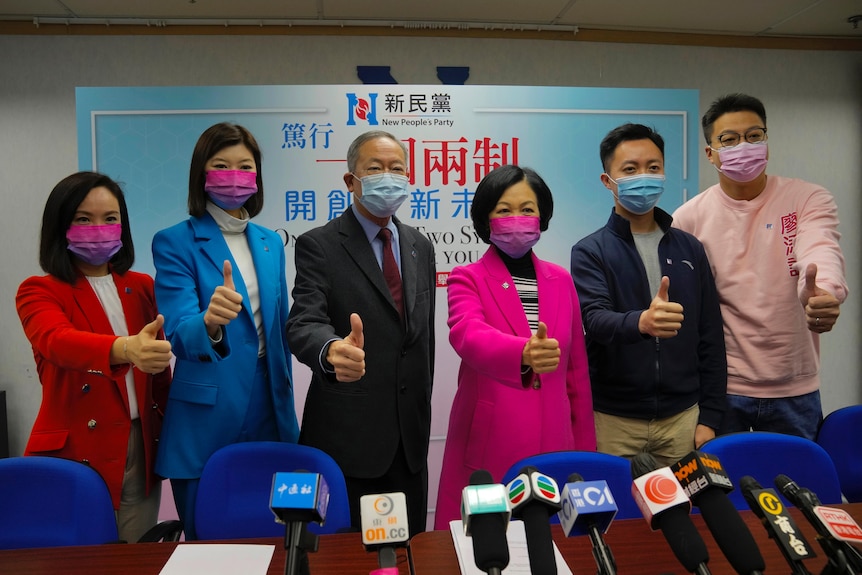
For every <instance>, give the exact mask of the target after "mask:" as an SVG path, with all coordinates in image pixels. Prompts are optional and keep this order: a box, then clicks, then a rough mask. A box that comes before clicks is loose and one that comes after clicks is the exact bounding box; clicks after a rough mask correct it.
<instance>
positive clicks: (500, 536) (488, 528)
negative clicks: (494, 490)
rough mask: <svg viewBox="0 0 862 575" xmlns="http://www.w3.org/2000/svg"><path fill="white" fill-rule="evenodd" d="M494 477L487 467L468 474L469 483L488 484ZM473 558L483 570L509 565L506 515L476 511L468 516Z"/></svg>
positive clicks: (503, 567) (501, 568)
mask: <svg viewBox="0 0 862 575" xmlns="http://www.w3.org/2000/svg"><path fill="white" fill-rule="evenodd" d="M493 483H494V478H493V477H491V473H490V472H489V471H488V470H487V469H477V470H476V471H474V472H473V473H472V474H471V475H470V485H490V484H493ZM470 523H471V538H472V539H473V558H474V560H475V562H476V567H478V568H479V569H481V570H482V571H484V572H486V573H487V572H488V571H490V570H491V569H500V570H501V571H502V570H503V569H505V568H506V567H507V566H508V565H509V542H508V539H506V527H508V525H507V523H508V517H507V516H506V515H505V514H502V513H476V514H474V515H472V516H471V517H470Z"/></svg>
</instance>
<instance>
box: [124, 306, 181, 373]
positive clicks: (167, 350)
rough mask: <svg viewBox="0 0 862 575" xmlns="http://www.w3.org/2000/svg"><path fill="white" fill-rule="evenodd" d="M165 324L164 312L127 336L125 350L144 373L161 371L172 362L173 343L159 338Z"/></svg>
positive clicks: (128, 356) (129, 358)
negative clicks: (135, 333) (138, 330)
mask: <svg viewBox="0 0 862 575" xmlns="http://www.w3.org/2000/svg"><path fill="white" fill-rule="evenodd" d="M164 324H165V317H164V316H163V315H162V314H159V315H157V316H156V319H154V320H153V321H151V322H150V323H148V324H147V325H145V326H144V327H143V329H141V331H140V332H138V334H137V335H131V336H129V337H128V338H126V341H125V352H126V356H127V358H128V360H129V361H130V362H131V363H132V364H134V366H135V367H137V368H138V369H139V370H141V371H143V372H144V373H161V372H162V371H164V370H165V368H166V367H168V365H170V363H171V343H170V342H169V341H165V340H163V339H159V332H160V331H161V330H162V326H163V325H164Z"/></svg>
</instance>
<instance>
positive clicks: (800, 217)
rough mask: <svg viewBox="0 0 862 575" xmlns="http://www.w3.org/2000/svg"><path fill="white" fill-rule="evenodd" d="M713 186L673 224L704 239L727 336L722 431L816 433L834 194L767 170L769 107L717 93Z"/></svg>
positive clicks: (711, 140)
mask: <svg viewBox="0 0 862 575" xmlns="http://www.w3.org/2000/svg"><path fill="white" fill-rule="evenodd" d="M701 123H702V126H703V135H704V137H705V138H706V143H707V146H706V156H707V158H708V159H709V161H710V162H711V163H712V165H713V166H715V168H716V169H717V170H718V185H715V186H712V187H710V188H708V189H707V190H705V191H704V192H703V193H701V194H698V195H697V196H695V197H694V198H692V199H691V200H690V201H688V202H686V203H685V204H683V205H682V206H681V207H680V208H679V209H678V210H677V211H676V212H675V213H674V215H673V219H674V221H673V224H674V225H675V226H677V227H679V228H680V229H682V230H685V231H687V232H689V233H691V234H693V235H694V236H696V237H697V238H698V239H699V240H700V241H701V242H702V243H703V245H704V247H705V248H706V252H707V255H708V257H709V261H710V264H711V266H712V268H713V273H714V275H715V283H716V287H717V288H718V296H719V301H720V304H721V313H722V318H723V320H724V336H725V343H726V346H727V371H728V380H727V394H728V395H727V401H728V405H727V411H726V412H725V415H724V420H723V422H722V425H721V428H720V430H719V433H730V432H734V431H748V430H751V429H753V430H756V431H775V432H779V433H789V434H793V435H799V436H802V437H807V438H809V439H814V437H815V436H816V434H817V428H818V426H819V424H820V421H821V419H822V417H823V414H822V409H821V406H820V391H819V390H820V376H819V370H820V334H822V333H824V332H827V331H830V330H831V329H832V326H834V325H835V322H836V320H837V319H838V314H839V312H840V306H841V303H842V302H843V301H844V299H845V298H846V297H847V282H846V280H845V278H844V256H843V255H842V253H841V248H840V247H839V245H838V239H839V237H840V234H839V233H838V214H837V211H838V210H837V207H836V205H835V201H834V200H833V198H832V194H830V193H829V192H828V191H827V190H825V189H824V188H822V187H820V186H818V185H815V184H810V183H808V182H804V181H802V180H797V179H791V178H784V177H780V176H767V175H766V171H765V170H766V163H767V160H768V158H769V150H768V144H767V131H766V110H765V109H764V106H763V104H762V103H761V102H760V100H758V99H757V98H754V97H752V96H747V95H744V94H731V95H727V96H723V97H721V98H719V99H717V100H716V101H715V102H713V103H712V105H711V106H710V108H709V110H707V112H706V114H704V116H703V119H702V122H701Z"/></svg>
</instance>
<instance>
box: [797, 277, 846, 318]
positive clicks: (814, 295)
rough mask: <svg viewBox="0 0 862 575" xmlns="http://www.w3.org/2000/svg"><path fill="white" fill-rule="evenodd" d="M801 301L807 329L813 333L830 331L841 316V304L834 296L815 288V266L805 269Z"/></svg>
mask: <svg viewBox="0 0 862 575" xmlns="http://www.w3.org/2000/svg"><path fill="white" fill-rule="evenodd" d="M802 301H803V303H804V304H805V318H806V321H807V322H808V329H809V330H811V331H813V332H814V333H825V332H827V331H831V330H832V327H833V326H834V325H835V322H836V321H838V316H839V315H840V314H841V302H839V301H838V298H836V297H835V296H834V295H832V294H831V293H829V292H828V291H826V290H825V289H823V288H821V287H818V286H817V264H813V263H812V264H808V266H807V267H806V268H805V288H804V289H803V290H802Z"/></svg>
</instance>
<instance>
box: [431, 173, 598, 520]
mask: <svg viewBox="0 0 862 575" xmlns="http://www.w3.org/2000/svg"><path fill="white" fill-rule="evenodd" d="M553 211H554V200H553V198H552V196H551V191H550V190H549V189H548V186H547V185H546V184H545V182H544V181H543V180H542V178H541V177H540V176H539V175H538V174H537V173H536V172H534V171H533V170H530V169H528V168H521V167H518V166H513V165H508V166H501V167H499V168H497V169H496V170H494V171H492V172H490V173H489V174H488V175H487V176H485V178H484V179H482V181H481V182H480V183H479V185H478V187H477V188H476V194H475V196H474V198H473V206H472V208H471V211H470V215H471V217H472V219H473V227H474V228H475V230H476V233H477V234H478V235H479V237H480V238H482V240H484V241H485V242H486V243H490V244H491V247H489V248H488V251H487V252H485V255H484V256H482V258H481V259H480V260H479V261H478V262H476V263H473V264H470V265H466V266H461V267H457V268H455V269H453V270H452V273H451V275H450V276H449V288H448V293H449V328H450V331H449V341H450V342H451V343H452V346H453V347H454V348H455V351H456V352H457V353H458V355H459V356H460V357H461V368H460V371H459V374H458V391H457V393H456V394H455V400H454V402H453V404H452V411H451V413H450V415H449V433H448V435H447V438H446V450H445V453H444V455H443V469H442V472H441V476H440V488H439V492H438V494H437V510H436V515H435V529H446V528H447V527H448V524H449V521H451V520H453V519H458V518H459V517H460V505H461V491H462V490H463V488H464V487H465V486H466V485H467V484H468V483H469V478H470V475H471V474H472V472H473V471H475V470H477V469H487V470H488V471H490V473H491V475H492V476H493V478H494V480H495V481H500V480H501V479H502V478H503V474H504V473H505V472H506V471H507V470H508V469H509V467H510V466H511V465H512V464H514V463H516V462H517V461H518V460H520V459H522V458H524V457H527V456H530V455H536V454H538V453H546V452H549V451H560V450H571V449H578V450H591V451H594V450H595V449H596V433H595V426H594V423H593V405H592V397H591V394H590V379H589V370H588V367H587V356H586V350H585V347H584V332H583V327H582V326H581V312H580V306H579V305H578V296H577V293H576V292H575V286H574V284H573V283H572V278H571V276H570V275H569V272H568V271H567V270H565V269H564V268H562V267H560V266H558V265H556V264H552V263H550V262H546V261H542V260H540V259H539V258H537V257H536V255H535V254H534V253H533V251H532V247H533V246H534V245H535V244H536V242H537V241H538V240H539V236H540V235H541V232H542V231H545V230H547V229H548V222H549V221H550V219H551V216H552V214H553Z"/></svg>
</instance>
